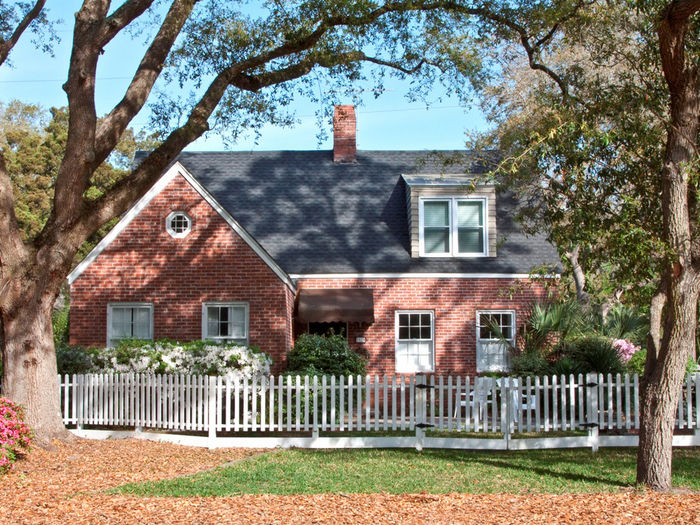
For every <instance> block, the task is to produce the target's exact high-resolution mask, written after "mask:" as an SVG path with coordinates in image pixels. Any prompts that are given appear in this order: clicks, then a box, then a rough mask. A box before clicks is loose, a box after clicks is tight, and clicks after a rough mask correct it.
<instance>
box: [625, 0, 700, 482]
mask: <svg viewBox="0 0 700 525" xmlns="http://www.w3.org/2000/svg"><path fill="white" fill-rule="evenodd" d="M698 10H700V2H698V1H692V2H678V1H674V2H670V3H669V5H668V7H667V8H666V9H665V10H664V12H663V13H662V14H661V18H660V21H659V28H658V34H659V50H660V54H661V63H662V66H663V72H664V78H665V79H666V83H667V84H668V87H669V94H670V98H671V103H670V115H671V118H670V124H669V129H668V135H667V138H666V150H665V153H664V166H663V169H662V171H661V185H662V205H663V234H664V241H665V242H666V243H667V246H668V247H669V248H670V251H671V254H670V255H668V256H667V257H668V262H667V265H666V271H665V282H666V285H667V289H666V312H665V316H664V324H663V329H664V330H663V336H662V339H661V346H660V348H659V349H658V353H657V355H656V359H655V360H653V359H650V358H649V357H652V358H653V356H648V358H647V367H646V368H645V370H644V377H643V378H642V391H641V400H640V402H641V406H640V409H641V424H640V432H639V448H638V451H637V483H641V484H644V485H646V486H648V487H650V488H651V489H654V490H658V491H666V490H669V489H670V488H671V457H672V452H673V449H672V443H673V427H674V424H675V418H676V410H677V407H678V400H679V398H680V394H681V385H682V384H683V378H684V376H685V367H686V363H687V361H688V357H689V356H690V355H691V352H692V351H693V348H694V346H695V328H696V327H695V325H696V322H697V301H698V293H699V290H700V277H699V276H698V270H697V261H696V260H694V259H695V258H696V257H697V254H696V253H695V252H696V247H695V246H694V244H695V241H694V235H693V233H694V222H693V221H694V217H695V210H694V209H692V208H693V204H692V203H691V200H694V199H691V196H692V192H691V188H690V179H691V174H692V171H693V166H694V164H695V163H696V162H697V151H698V150H697V140H698V128H699V119H700V97H699V96H698V90H699V89H700V82H699V78H700V73H699V72H698V69H697V68H696V67H695V66H694V65H693V64H692V62H690V61H686V58H685V40H686V33H687V30H688V23H689V18H690V16H692V14H693V13H695V12H696V11H698Z"/></svg>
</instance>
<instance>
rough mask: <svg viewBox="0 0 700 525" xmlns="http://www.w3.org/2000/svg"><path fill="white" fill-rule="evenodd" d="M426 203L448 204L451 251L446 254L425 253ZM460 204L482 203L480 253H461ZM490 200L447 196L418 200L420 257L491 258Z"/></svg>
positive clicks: (475, 197)
mask: <svg viewBox="0 0 700 525" xmlns="http://www.w3.org/2000/svg"><path fill="white" fill-rule="evenodd" d="M426 202H447V203H448V206H449V210H448V213H449V218H450V222H449V224H448V225H447V226H448V228H449V243H450V245H449V250H448V251H447V252H445V253H427V252H426V251H425V238H424V215H425V212H424V211H423V208H424V205H425V203H426ZM460 202H481V221H482V223H483V224H482V225H481V229H482V231H483V238H482V242H483V244H482V251H480V252H473V253H470V252H459V251H458V250H459V228H458V226H457V213H458V212H457V210H458V208H459V203H460ZM488 223H489V200H488V197H486V196H485V195H484V196H472V197H463V196H459V195H446V196H440V197H437V196H435V197H432V196H431V197H419V199H418V252H419V255H420V257H437V258H439V257H451V258H465V259H475V258H478V257H488V256H489V226H488Z"/></svg>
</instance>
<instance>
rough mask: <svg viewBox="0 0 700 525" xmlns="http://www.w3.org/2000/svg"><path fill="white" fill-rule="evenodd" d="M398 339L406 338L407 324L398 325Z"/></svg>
mask: <svg viewBox="0 0 700 525" xmlns="http://www.w3.org/2000/svg"><path fill="white" fill-rule="evenodd" d="M399 339H408V327H407V326H400V327H399Z"/></svg>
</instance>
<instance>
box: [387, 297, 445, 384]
mask: <svg viewBox="0 0 700 525" xmlns="http://www.w3.org/2000/svg"><path fill="white" fill-rule="evenodd" d="M395 324H396V327H395V329H396V371H397V372H398V373H401V374H415V373H420V372H432V371H433V370H435V330H434V315H433V312H432V311H430V310H410V311H406V310H404V311H401V310H400V311H397V312H396V317H395Z"/></svg>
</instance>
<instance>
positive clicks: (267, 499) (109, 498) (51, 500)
mask: <svg viewBox="0 0 700 525" xmlns="http://www.w3.org/2000/svg"><path fill="white" fill-rule="evenodd" d="M257 453H261V451H259V450H252V449H226V450H213V451H212V450H205V449H198V448H189V447H182V446H177V445H170V444H164V443H154V442H150V441H142V440H134V439H129V440H113V441H76V442H74V443H70V444H56V445H55V447H54V448H53V449H52V450H48V451H47V450H41V449H35V450H33V451H32V453H31V454H30V455H29V456H28V457H27V458H25V459H24V460H22V461H20V462H19V463H17V465H16V468H15V471H14V472H12V473H9V474H7V475H5V476H2V477H1V478H0V521H2V523H17V524H20V523H47V524H52V523H57V524H62V525H65V524H72V523H139V522H140V523H141V524H143V525H146V524H150V523H168V524H178V523H188V524H191V523H231V522H236V523H241V524H247V523H284V524H292V523H304V524H308V523H353V524H356V523H357V524H361V523H372V524H377V523H402V524H405V523H426V522H429V523H431V525H432V524H439V523H498V524H509V523H523V524H526V523H625V524H627V523H664V524H666V523H684V524H685V523H700V495H698V494H665V495H660V494H654V493H637V492H634V491H624V492H619V493H610V494H583V495H579V494H569V495H549V494H534V495H533V494H529V495H513V494H489V495H473V494H444V495H432V494H409V495H390V494H349V495H345V494H318V495H310V496H271V495H243V496H234V497H226V498H139V497H133V496H122V495H111V494H105V493H104V492H103V491H104V490H105V489H108V488H111V487H115V486H117V485H121V484H123V483H127V482H136V481H146V480H157V479H165V478H172V477H177V476H182V475H185V474H191V473H195V472H199V471H202V470H207V469H211V468H214V467H215V466H218V465H222V464H225V463H230V462H233V461H238V460H241V459H244V458H246V457H249V456H251V455H254V454H257Z"/></svg>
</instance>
